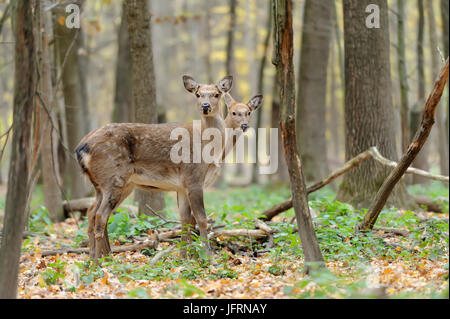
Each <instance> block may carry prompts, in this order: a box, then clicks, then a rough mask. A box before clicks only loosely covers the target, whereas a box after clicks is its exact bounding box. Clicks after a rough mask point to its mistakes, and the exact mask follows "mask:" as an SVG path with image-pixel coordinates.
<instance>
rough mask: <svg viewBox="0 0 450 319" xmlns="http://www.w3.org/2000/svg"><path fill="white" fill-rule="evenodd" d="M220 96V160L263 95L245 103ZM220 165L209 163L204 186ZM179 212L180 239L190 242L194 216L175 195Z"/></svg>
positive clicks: (237, 136)
mask: <svg viewBox="0 0 450 319" xmlns="http://www.w3.org/2000/svg"><path fill="white" fill-rule="evenodd" d="M222 98H223V100H224V102H225V105H226V107H227V110H228V112H227V116H226V118H225V127H226V136H225V148H224V150H223V154H222V162H223V161H224V160H225V157H226V156H227V155H228V154H229V152H230V151H231V150H232V148H233V147H234V146H235V144H236V142H237V140H238V139H239V138H240V137H241V136H242V134H243V133H245V132H246V131H247V129H248V128H249V127H250V119H251V115H252V114H253V112H254V111H256V110H257V109H258V108H259V107H260V106H261V105H262V100H263V96H262V95H261V94H258V95H255V96H253V97H252V98H251V99H250V100H249V101H248V102H247V103H244V102H236V101H235V99H234V98H233V97H232V96H231V95H230V93H229V92H226V93H224V94H223V95H222ZM220 172H221V166H218V165H215V164H209V167H208V171H207V173H206V177H205V184H204V185H205V188H207V187H209V186H211V185H212V184H214V182H215V181H216V179H217V177H218V176H219V175H220ZM177 200H178V206H179V214H180V217H181V220H182V228H183V229H185V230H186V232H184V233H183V234H182V237H181V240H182V241H184V242H188V243H189V242H191V240H192V237H191V236H189V234H190V232H192V231H193V229H194V228H195V224H196V222H195V216H194V215H193V214H192V213H191V208H190V206H189V202H188V201H185V200H184V199H183V197H181V198H180V197H179V196H178V197H177ZM182 256H183V257H185V256H186V251H185V250H183V251H182Z"/></svg>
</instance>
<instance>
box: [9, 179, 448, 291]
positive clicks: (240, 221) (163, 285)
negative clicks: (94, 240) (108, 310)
mask: <svg viewBox="0 0 450 319" xmlns="http://www.w3.org/2000/svg"><path fill="white" fill-rule="evenodd" d="M409 191H410V192H411V193H415V194H423V195H428V196H432V197H433V198H435V199H436V200H437V201H439V202H440V204H441V205H442V208H443V213H439V214H438V213H431V212H424V211H421V212H411V211H403V210H398V209H393V208H391V209H385V210H383V212H382V214H381V216H380V218H379V220H378V221H377V225H376V226H378V227H389V228H395V229H400V230H402V235H399V234H394V233H388V232H385V231H382V230H377V231H373V232H371V233H364V234H362V233H355V231H354V227H355V225H356V224H357V223H359V222H360V221H361V220H362V217H363V216H364V211H359V210H355V209H353V207H351V206H350V205H348V204H344V203H340V202H335V201H333V198H334V196H335V193H334V192H333V191H332V190H331V189H330V188H326V189H324V190H321V191H319V192H316V193H313V194H311V196H310V198H309V200H310V206H311V207H313V209H314V210H315V212H316V213H317V216H316V217H314V219H313V221H314V226H315V228H316V232H317V237H318V240H319V244H320V247H321V251H322V253H323V255H324V258H325V261H326V266H327V271H321V272H317V273H314V274H313V275H312V276H307V275H305V274H304V273H303V272H302V270H303V253H302V249H301V245H300V241H299V239H298V234H297V233H296V232H295V229H296V223H295V221H293V216H294V213H293V211H292V209H291V210H289V211H287V212H285V213H283V214H281V215H279V216H277V217H276V218H275V219H274V220H273V222H271V223H270V224H269V225H270V227H272V228H273V229H274V230H276V231H277V232H276V233H275V234H274V235H273V247H270V246H272V245H270V246H268V242H267V240H265V239H264V238H263V239H252V238H247V237H233V238H221V237H219V238H218V243H219V244H220V245H219V246H218V247H217V248H216V260H217V264H216V265H213V264H212V263H211V262H210V259H209V258H208V257H207V256H206V254H205V252H204V250H203V249H202V248H201V244H200V242H199V241H198V240H196V241H194V242H193V244H192V245H191V248H190V253H191V257H190V258H187V259H182V258H180V249H179V247H178V246H177V244H175V243H168V242H162V243H160V244H159V246H158V248H157V250H156V251H155V250H154V249H144V250H141V251H139V252H124V253H115V254H114V255H113V257H112V259H105V260H102V262H101V265H100V266H98V267H97V266H94V265H93V264H92V262H91V260H90V259H89V258H88V256H87V255H85V254H62V255H55V256H46V257H43V256H42V255H41V252H42V251H44V250H47V249H55V248H60V247H66V246H67V247H80V246H82V244H83V242H86V226H87V222H86V220H85V217H84V216H83V217H81V218H80V216H78V215H76V216H74V217H73V218H69V219H66V221H65V222H62V223H52V222H51V221H50V220H49V219H48V217H47V214H46V210H45V208H44V207H42V206H40V205H42V194H41V192H42V190H40V189H37V190H36V195H35V196H34V198H33V201H32V205H31V206H32V207H33V209H32V213H31V216H30V221H29V225H28V231H30V232H32V233H33V234H34V236H30V237H28V238H27V239H25V240H24V242H23V249H22V256H21V262H20V271H19V291H18V297H19V298H383V297H387V298H448V291H449V290H448V259H449V250H448V248H449V241H448V240H449V237H448V236H449V234H448V232H449V225H448V222H449V219H448V218H449V216H448V187H446V186H443V185H442V184H440V183H437V182H436V183H434V182H433V183H432V184H430V185H428V186H427V187H425V188H424V187H418V186H413V187H410V188H409ZM288 197H289V189H288V188H287V187H285V186H284V187H280V186H279V185H272V186H264V187H261V186H249V187H247V188H231V189H227V190H210V191H208V192H207V194H206V196H205V203H206V210H207V213H208V215H210V217H211V218H212V219H214V220H215V223H216V224H224V225H225V229H233V228H247V229H254V228H255V224H254V219H255V218H256V217H258V216H259V214H260V213H261V212H262V211H263V210H264V209H267V208H268V207H270V206H271V205H273V204H276V203H279V202H281V201H282V200H284V199H286V198H288ZM249 199H250V200H249ZM166 202H167V208H166V216H167V218H169V219H171V220H174V219H175V220H176V219H177V214H176V212H175V210H174V208H175V201H174V197H173V196H166ZM3 207H4V198H2V197H0V210H2V209H3ZM158 223H159V224H162V223H163V221H162V220H160V219H159V218H157V217H148V216H139V217H133V216H132V215H130V214H128V213H127V212H125V211H123V210H119V211H118V212H117V213H116V214H114V215H113V216H112V217H111V219H110V221H109V225H108V229H109V234H110V239H111V242H112V245H122V244H126V243H132V242H134V241H136V240H137V238H142V237H145V236H149V237H151V236H152V234H153V232H152V230H150V228H152V227H155V225H156V226H157V225H158ZM164 227H167V225H164ZM168 247H174V248H173V249H172V251H171V252H170V253H169V254H167V255H166V256H165V257H163V258H161V259H160V260H159V261H158V262H156V263H155V264H154V265H150V261H151V260H152V258H153V256H154V255H155V254H156V253H157V252H158V251H161V250H164V249H167V248H168ZM230 247H231V248H230ZM233 247H235V248H236V247H238V248H237V249H233ZM266 248H267V249H266ZM258 251H262V252H260V253H258ZM264 251H266V252H264Z"/></svg>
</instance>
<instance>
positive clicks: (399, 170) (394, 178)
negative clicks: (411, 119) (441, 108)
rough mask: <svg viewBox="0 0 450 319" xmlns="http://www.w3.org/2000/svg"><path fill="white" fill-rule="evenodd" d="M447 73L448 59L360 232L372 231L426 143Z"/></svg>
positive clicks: (365, 217)
mask: <svg viewBox="0 0 450 319" xmlns="http://www.w3.org/2000/svg"><path fill="white" fill-rule="evenodd" d="M448 73H449V62H448V58H447V61H446V62H445V66H444V67H443V68H442V70H441V72H440V74H439V76H438V78H437V79H436V82H435V83H434V86H433V90H432V91H431V93H430V95H429V97H428V99H427V102H426V103H425V107H424V110H423V112H422V120H421V123H420V127H419V128H418V130H417V132H416V135H415V136H414V139H413V141H412V142H411V144H409V146H408V149H407V150H406V152H405V153H404V154H403V156H402V158H401V159H400V161H399V163H398V164H397V166H396V167H395V168H394V169H393V171H392V172H391V173H390V174H389V176H388V177H387V178H386V180H385V181H384V182H383V184H382V185H381V187H380V189H379V190H378V192H377V195H376V196H375V199H374V200H373V202H372V204H371V205H370V208H369V210H368V211H367V213H366V215H365V216H364V219H363V221H362V222H361V224H360V225H358V227H357V228H358V229H359V230H361V231H367V230H371V229H373V226H374V225H375V222H376V221H377V219H378V216H379V215H380V212H381V210H382V209H383V207H384V205H385V204H386V201H387V199H388V197H389V195H390V194H391V192H392V190H393V189H394V186H395V185H396V184H397V182H398V181H399V180H400V178H401V177H402V176H403V175H404V174H405V172H406V170H407V169H408V167H409V166H410V165H411V163H412V161H413V160H414V158H416V156H417V154H418V153H419V151H420V150H421V149H422V147H423V145H424V144H425V142H426V141H427V138H428V136H429V134H430V132H431V128H432V127H433V124H434V114H435V112H436V108H437V106H438V104H439V101H440V100H441V96H442V92H443V91H444V88H445V84H446V82H447V78H448Z"/></svg>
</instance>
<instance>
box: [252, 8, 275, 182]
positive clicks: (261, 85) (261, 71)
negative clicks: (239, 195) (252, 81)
mask: <svg viewBox="0 0 450 319" xmlns="http://www.w3.org/2000/svg"><path fill="white" fill-rule="evenodd" d="M268 3H269V8H268V10H267V22H266V30H267V33H266V37H265V39H264V42H263V48H264V49H263V56H262V57H261V61H260V64H259V70H258V89H257V93H258V94H263V92H264V69H265V67H266V62H267V55H268V53H269V52H268V49H269V41H270V29H271V28H272V11H271V8H272V4H271V3H270V1H268ZM262 114H263V112H262V111H261V110H260V111H259V112H257V114H256V126H255V131H256V132H258V128H260V127H261V126H262ZM258 152H259V148H258V143H256V163H255V165H253V169H252V180H251V182H252V183H258V176H259V161H258Z"/></svg>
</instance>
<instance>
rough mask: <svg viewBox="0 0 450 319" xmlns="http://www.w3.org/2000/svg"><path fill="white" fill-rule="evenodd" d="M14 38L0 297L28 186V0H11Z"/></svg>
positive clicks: (5, 293)
mask: <svg viewBox="0 0 450 319" xmlns="http://www.w3.org/2000/svg"><path fill="white" fill-rule="evenodd" d="M12 17H13V32H14V38H15V47H14V56H15V60H14V61H15V72H14V73H15V78H14V102H13V103H14V108H13V123H14V127H13V137H12V144H11V145H12V147H11V160H10V163H11V164H10V169H9V175H8V190H7V193H6V207H5V218H4V223H3V236H2V242H1V243H2V245H1V248H0V298H16V296H17V278H18V270H19V259H20V250H21V247H22V233H23V231H24V225H25V209H26V205H27V197H28V195H29V194H28V193H29V188H30V170H31V167H30V156H31V130H32V125H31V123H32V117H33V107H34V96H35V92H36V72H35V65H36V64H35V63H36V48H35V40H34V35H33V17H34V15H33V9H32V4H31V2H29V1H15V2H13V3H12Z"/></svg>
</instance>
